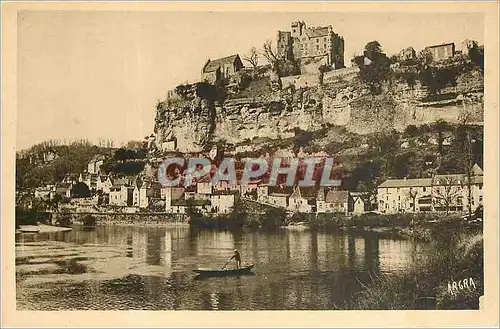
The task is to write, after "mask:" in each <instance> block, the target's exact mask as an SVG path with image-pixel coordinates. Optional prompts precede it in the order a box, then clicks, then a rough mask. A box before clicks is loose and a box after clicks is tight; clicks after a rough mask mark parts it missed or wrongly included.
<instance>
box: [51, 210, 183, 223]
mask: <svg viewBox="0 0 500 329" xmlns="http://www.w3.org/2000/svg"><path fill="white" fill-rule="evenodd" d="M69 215H70V217H71V222H72V224H77V225H83V222H82V220H83V218H84V217H85V216H86V215H92V216H93V217H94V218H95V219H96V224H97V225H139V226H144V225H171V224H187V223H188V217H187V216H186V215H184V214H167V213H136V214H120V213H88V214H86V213H71V214H69ZM59 216H61V214H58V213H54V214H53V216H52V223H53V224H54V223H55V222H56V221H57V219H58V218H59Z"/></svg>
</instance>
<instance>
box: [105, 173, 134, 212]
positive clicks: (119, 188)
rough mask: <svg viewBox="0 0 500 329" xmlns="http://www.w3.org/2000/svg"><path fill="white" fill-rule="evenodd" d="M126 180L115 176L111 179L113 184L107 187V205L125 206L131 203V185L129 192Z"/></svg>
mask: <svg viewBox="0 0 500 329" xmlns="http://www.w3.org/2000/svg"><path fill="white" fill-rule="evenodd" d="M128 183H129V182H128V180H127V179H125V178H117V179H114V180H113V186H111V187H110V189H109V205H110V206H121V207H125V206H127V205H131V204H132V198H133V187H132V190H131V191H130V193H129V185H128Z"/></svg>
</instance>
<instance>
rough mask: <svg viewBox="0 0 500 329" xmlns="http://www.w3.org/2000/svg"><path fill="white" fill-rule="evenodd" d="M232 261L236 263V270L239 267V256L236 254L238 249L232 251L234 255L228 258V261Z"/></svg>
mask: <svg viewBox="0 0 500 329" xmlns="http://www.w3.org/2000/svg"><path fill="white" fill-rule="evenodd" d="M231 259H234V260H235V261H236V268H237V269H239V268H240V267H241V256H240V253H239V252H238V249H234V254H233V255H232V256H231V258H229V260H231Z"/></svg>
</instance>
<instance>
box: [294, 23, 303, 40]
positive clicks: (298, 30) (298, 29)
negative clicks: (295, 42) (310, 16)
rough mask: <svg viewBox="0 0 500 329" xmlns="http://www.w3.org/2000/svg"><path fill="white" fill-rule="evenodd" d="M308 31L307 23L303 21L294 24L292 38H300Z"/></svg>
mask: <svg viewBox="0 0 500 329" xmlns="http://www.w3.org/2000/svg"><path fill="white" fill-rule="evenodd" d="M305 29H306V23H305V22H303V21H296V22H292V38H299V37H301V36H302V32H304V30H305Z"/></svg>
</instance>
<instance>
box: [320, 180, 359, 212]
mask: <svg viewBox="0 0 500 329" xmlns="http://www.w3.org/2000/svg"><path fill="white" fill-rule="evenodd" d="M316 209H317V210H316V212H318V213H325V212H335V213H343V214H346V215H347V214H349V213H350V212H352V211H353V210H354V200H353V198H352V196H351V194H350V193H349V192H348V191H337V190H333V189H332V190H329V191H325V189H324V188H323V187H321V188H320V189H319V191H318V196H317V198H316Z"/></svg>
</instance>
